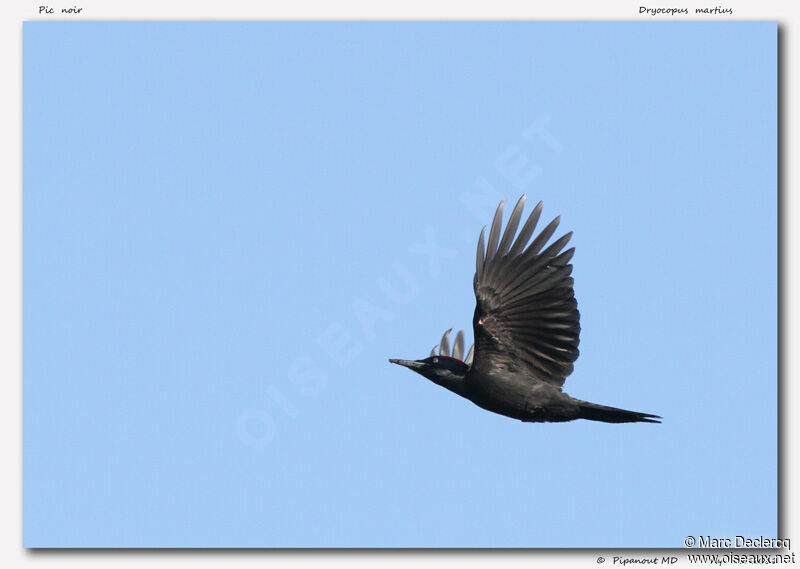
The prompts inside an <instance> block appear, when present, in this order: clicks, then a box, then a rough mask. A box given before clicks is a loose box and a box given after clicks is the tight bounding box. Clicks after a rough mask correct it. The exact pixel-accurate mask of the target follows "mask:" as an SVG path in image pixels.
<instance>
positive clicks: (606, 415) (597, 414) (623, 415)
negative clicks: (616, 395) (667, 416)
mask: <svg viewBox="0 0 800 569" xmlns="http://www.w3.org/2000/svg"><path fill="white" fill-rule="evenodd" d="M578 408H579V409H580V414H579V415H578V418H579V419H589V420H590V421H602V422H604V423H660V422H661V421H660V419H661V417H659V416H658V415H650V414H649V413H639V412H638V411H627V410H626V409H617V408H616V407H606V406H605V405H597V404H596V403H589V402H588V401H581V402H580V404H579V407H578Z"/></svg>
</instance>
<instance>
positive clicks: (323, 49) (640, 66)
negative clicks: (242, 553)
mask: <svg viewBox="0 0 800 569" xmlns="http://www.w3.org/2000/svg"><path fill="white" fill-rule="evenodd" d="M776 40H777V28H776V25H775V24H774V23H767V22H760V23H719V24H716V23H510V24H509V23H491V24H476V23H456V24H453V23H377V24H376V23H338V24H330V23H328V24H325V23H312V24H300V23H289V24H287V23H232V22H231V23H153V22H148V23H98V22H95V23H55V22H52V23H51V22H35V23H31V22H28V23H26V24H25V26H24V71H23V85H24V108H23V113H24V133H23V135H24V136H23V144H24V165H23V176H24V195H23V216H24V217H23V222H24V229H23V242H24V244H23V255H24V266H23V289H24V297H23V318H24V322H23V334H24V335H23V352H24V353H23V365H24V387H23V389H24V425H23V428H24V471H23V475H24V502H23V504H24V545H25V546H28V547H44V546H53V547H68V546H75V547H92V546H94V547H102V546H126V547H136V546H149V547H157V546H186V547H200V546H225V547H237V546H246V547H261V546H279V547H296V546H319V547H337V546H364V547H381V546H394V547H405V546H413V547H435V546H450V547H459V546H460V547H467V546H469V547H482V546H488V547H500V546H509V547H611V546H614V547H682V546H683V539H684V537H685V536H687V535H711V536H735V535H744V536H759V535H764V536H770V537H774V536H775V534H776V531H777V468H776V463H777V449H776V428H777V419H776V407H777V401H776V376H777V369H776V368H777V366H776V353H777V338H776V336H777V320H776V305H777V295H776V289H777V279H776V266H777V255H776V235H777V227H776V226H777V218H776V179H777V174H776V138H777V132H776V124H777V118H776V114H777V113H776V83H777V76H776ZM522 193H526V194H527V195H528V197H529V203H530V206H529V208H528V211H529V210H530V207H532V206H533V205H534V204H535V203H536V202H537V201H538V200H543V201H544V214H543V218H544V221H549V219H551V218H552V217H554V216H556V215H561V216H562V226H561V227H562V229H561V230H560V233H559V235H560V234H561V232H563V231H569V230H573V231H574V232H575V234H574V237H573V241H572V243H573V244H574V245H575V246H576V247H577V252H576V255H575V257H574V260H573V264H574V267H575V268H574V277H575V291H576V295H577V298H578V303H579V308H580V311H581V314H582V320H581V325H582V328H583V330H582V334H581V344H580V349H581V356H580V358H579V359H578V361H577V362H576V366H575V371H574V373H573V374H572V376H570V377H569V378H568V380H567V382H566V384H565V390H566V391H567V392H568V393H570V394H571V395H573V396H575V397H579V398H581V399H587V400H590V401H595V402H598V403H603V404H608V405H613V406H618V407H623V408H628V409H634V410H637V411H644V412H650V413H656V414H659V415H662V416H663V417H664V423H663V424H661V425H650V424H628V425H608V424H602V423H594V422H589V421H576V422H573V423H567V424H552V425H551V424H542V425H537V424H525V423H521V422H518V421H514V420H511V419H507V418H505V417H501V416H499V415H493V414H490V413H488V412H486V411H483V410H481V409H479V408H477V407H475V406H474V405H472V404H471V403H470V402H468V401H466V400H464V399H461V398H459V397H457V396H455V395H453V394H451V393H449V392H447V391H445V390H443V389H442V388H440V387H437V386H435V385H434V384H432V383H430V382H428V381H427V380H425V379H424V378H422V377H421V376H418V375H416V374H413V373H411V372H410V371H408V370H404V369H401V368H399V367H397V366H392V365H390V364H389V363H388V362H387V361H386V360H387V358H389V357H400V358H421V357H425V356H427V354H428V352H429V351H430V348H431V347H432V346H433V345H434V344H436V343H438V341H439V338H440V336H441V334H442V332H443V331H444V330H445V329H447V328H450V327H454V328H456V329H458V328H464V329H465V331H466V332H467V337H468V338H469V339H471V337H472V330H471V321H472V311H473V309H474V297H473V294H472V274H473V270H474V248H475V243H476V240H477V236H478V233H479V231H480V229H481V227H482V226H483V225H484V224H487V223H489V222H490V220H491V216H492V214H493V212H494V208H495V207H496V205H497V202H498V201H499V200H500V199H501V198H508V199H509V200H510V201H512V202H513V201H516V199H517V198H518V197H519V196H520V195H521V194H522Z"/></svg>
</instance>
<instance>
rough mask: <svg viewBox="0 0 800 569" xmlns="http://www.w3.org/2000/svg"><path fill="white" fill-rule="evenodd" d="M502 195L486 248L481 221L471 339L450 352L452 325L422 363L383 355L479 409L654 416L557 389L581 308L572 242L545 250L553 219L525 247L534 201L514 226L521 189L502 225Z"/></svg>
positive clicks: (621, 419)
mask: <svg viewBox="0 0 800 569" xmlns="http://www.w3.org/2000/svg"><path fill="white" fill-rule="evenodd" d="M504 205H505V200H503V201H501V202H500V205H499V206H498V207H497V212H496V213H495V215H494V220H493V221H492V227H491V229H490V230H489V239H488V242H487V243H486V246H485V248H484V234H485V233H486V227H484V228H483V230H482V231H481V234H480V237H479V238H478V253H477V258H476V263H475V277H474V279H473V288H474V290H475V300H476V306H475V314H474V316H473V318H472V328H473V331H474V334H475V344H474V346H472V347H471V348H470V349H469V352H468V353H467V355H466V357H464V333H463V332H461V331H459V332H458V333H457V334H456V337H455V341H454V342H453V348H452V351H451V349H450V332H451V331H452V329H451V330H448V331H447V332H445V333H444V336H442V340H441V342H440V344H439V353H438V355H437V354H436V348H435V347H434V349H433V350H431V355H430V356H429V357H427V358H425V359H423V360H397V359H390V360H389V361H390V362H391V363H394V364H398V365H401V366H405V367H407V368H409V369H412V370H414V371H415V372H417V373H419V374H421V375H423V376H425V377H427V378H428V379H430V380H431V381H432V382H434V383H436V384H437V385H441V386H442V387H444V388H446V389H449V390H450V391H452V392H453V393H456V394H457V395H460V396H462V397H465V398H466V399H469V400H470V401H472V402H473V403H475V404H476V405H478V406H479V407H482V408H483V409H486V410H487V411H492V412H494V413H499V414H500V415H505V416H506V417H511V418H513V419H519V420H520V421H526V422H533V423H541V422H563V421H573V420H575V419H589V420H591V421H602V422H605V423H638V422H644V423H660V422H661V421H659V419H661V417H659V416H658V415H650V414H649V413H639V412H637V411H627V410H625V409H618V408H616V407H607V406H605V405H597V404H596V403H589V402H588V401H581V400H580V399H575V398H573V397H570V396H569V395H567V394H566V393H564V391H562V386H563V385H564V380H565V379H566V378H567V376H568V375H569V374H570V373H572V368H573V362H575V360H576V359H578V335H579V333H580V329H581V327H580V322H579V321H580V313H579V312H578V303H577V302H576V301H575V294H574V292H573V289H572V284H573V279H572V277H571V276H570V274H571V273H572V265H571V264H570V260H571V259H572V255H573V254H574V253H575V248H574V247H572V248H570V249H567V250H566V251H564V252H561V250H562V249H563V248H564V246H565V245H566V244H567V242H568V241H569V240H570V237H572V232H570V233H567V234H566V235H564V236H563V237H561V238H560V239H557V240H556V241H554V242H553V243H552V244H551V245H550V246H548V247H547V248H544V249H543V247H544V246H545V244H546V243H547V241H548V240H549V239H550V237H552V235H553V233H554V232H555V230H556V228H557V227H558V223H559V221H560V218H559V217H556V218H555V219H554V220H553V221H552V222H550V224H549V225H548V226H547V227H545V228H544V229H543V230H542V232H541V233H539V235H538V236H537V237H535V238H534V239H533V241H531V242H530V244H528V242H529V240H530V238H531V235H533V231H534V229H535V228H536V223H537V222H538V221H539V216H540V215H541V213H542V202H539V204H538V205H537V206H536V207H535V208H534V209H533V212H531V214H530V216H529V217H528V219H527V221H526V222H525V224H524V225H523V226H522V229H521V230H520V232H519V235H517V237H516V239H514V235H515V234H516V233H517V227H518V226H519V223H520V221H521V219H522V209H523V207H524V205H525V196H522V197H521V198H520V200H519V202H517V205H516V207H515V208H514V211H512V212H511V216H510V217H509V219H508V223H507V225H506V229H505V231H504V232H503V231H501V230H502V224H503V223H502V222H503V206H504Z"/></svg>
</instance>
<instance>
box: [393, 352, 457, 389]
mask: <svg viewBox="0 0 800 569" xmlns="http://www.w3.org/2000/svg"><path fill="white" fill-rule="evenodd" d="M389 361H390V362H391V363H393V364H397V365H401V366H403V367H407V368H408V369H411V370H414V371H415V372H417V373H418V374H420V375H424V376H425V377H427V378H428V379H430V380H431V381H432V382H434V383H435V384H437V385H441V386H442V387H446V388H447V389H449V390H450V391H455V392H456V393H458V392H459V391H460V387H461V385H462V382H463V380H464V376H466V375H467V372H468V371H469V366H468V365H467V364H465V363H464V362H462V361H461V360H459V359H456V358H453V357H450V356H443V355H439V356H430V357H427V358H425V359H424V360H394V359H392V360H389Z"/></svg>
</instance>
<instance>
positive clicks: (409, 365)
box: [389, 360, 425, 371]
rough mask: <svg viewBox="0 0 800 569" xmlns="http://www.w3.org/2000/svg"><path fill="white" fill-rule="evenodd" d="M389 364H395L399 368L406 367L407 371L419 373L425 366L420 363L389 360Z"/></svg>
mask: <svg viewBox="0 0 800 569" xmlns="http://www.w3.org/2000/svg"><path fill="white" fill-rule="evenodd" d="M389 363H393V364H397V365H399V366H403V367H407V368H408V369H413V370H414V371H419V370H421V369H422V368H423V367H425V364H424V363H422V362H416V361H414V360H389Z"/></svg>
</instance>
